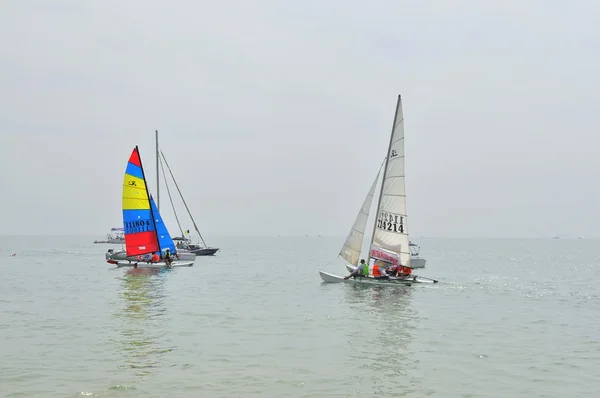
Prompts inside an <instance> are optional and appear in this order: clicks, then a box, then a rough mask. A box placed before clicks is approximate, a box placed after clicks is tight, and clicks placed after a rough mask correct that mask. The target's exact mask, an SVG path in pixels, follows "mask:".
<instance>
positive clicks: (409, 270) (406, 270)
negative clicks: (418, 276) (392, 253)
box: [401, 267, 412, 276]
mask: <svg viewBox="0 0 600 398" xmlns="http://www.w3.org/2000/svg"><path fill="white" fill-rule="evenodd" d="M401 272H402V276H411V275H412V268H410V267H402V271H401Z"/></svg>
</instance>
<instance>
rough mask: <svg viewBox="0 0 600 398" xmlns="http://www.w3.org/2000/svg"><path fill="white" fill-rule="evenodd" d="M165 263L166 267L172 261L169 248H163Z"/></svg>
mask: <svg viewBox="0 0 600 398" xmlns="http://www.w3.org/2000/svg"><path fill="white" fill-rule="evenodd" d="M165 263H166V264H167V266H168V267H170V266H171V263H173V257H171V251H170V250H169V249H167V250H165Z"/></svg>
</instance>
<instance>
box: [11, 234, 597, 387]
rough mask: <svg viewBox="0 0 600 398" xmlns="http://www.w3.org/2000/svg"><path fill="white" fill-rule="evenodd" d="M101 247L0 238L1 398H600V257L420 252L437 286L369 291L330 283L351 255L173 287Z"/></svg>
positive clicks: (252, 259)
mask: <svg viewBox="0 0 600 398" xmlns="http://www.w3.org/2000/svg"><path fill="white" fill-rule="evenodd" d="M93 240H94V237H64V236H63V237H59V236H46V237H40V236H34V237H24V236H20V237H17V236H3V237H0V269H1V270H2V279H0V358H1V361H0V397H80V396H90V397H361V396H372V395H378V396H390V397H391V396H405V397H427V396H437V397H561V398H564V397H596V396H600V379H599V378H598V374H600V315H599V310H600V287H599V282H600V244H599V242H598V241H593V240H585V239H584V240H563V239H554V240H553V239H547V240H543V239H539V240H536V239H523V240H520V239H513V240H510V239H496V240H489V239H488V240H486V239H470V240H469V239H433V238H429V239H428V238H423V239H414V240H415V241H416V243H418V244H420V245H421V247H422V249H421V254H422V255H423V256H424V257H425V258H426V259H427V267H426V268H425V269H419V270H416V271H415V273H416V274H419V275H423V276H427V277H433V278H436V279H439V280H440V283H438V284H435V285H430V284H426V285H425V284H423V285H413V286H411V287H363V286H353V285H345V284H324V283H322V281H321V279H320V277H319V273H318V271H319V270H325V271H328V272H331V273H335V274H339V275H345V274H347V272H346V270H345V267H344V263H343V261H342V260H341V259H339V258H337V257H336V256H337V253H338V252H339V249H340V247H341V245H342V243H343V240H344V238H343V237H338V238H331V237H266V238H257V237H249V238H243V237H239V238H238V237H227V238H225V237H223V238H214V239H210V243H211V244H212V245H214V246H217V247H220V248H221V250H220V251H219V252H218V253H217V255H216V256H214V257H198V258H197V259H196V263H195V264H194V266H193V267H191V268H175V269H169V270H165V269H163V270H142V269H137V270H133V269H123V268H115V267H114V266H113V265H110V264H107V263H106V262H105V259H104V253H105V252H106V250H107V249H108V248H109V247H116V246H114V245H107V244H93V243H92V242H93ZM12 254H16V255H15V256H12Z"/></svg>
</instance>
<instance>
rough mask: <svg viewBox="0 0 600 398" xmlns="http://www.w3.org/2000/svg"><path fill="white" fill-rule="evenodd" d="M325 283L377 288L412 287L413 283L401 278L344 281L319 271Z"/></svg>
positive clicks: (350, 279) (339, 277) (359, 278)
mask: <svg viewBox="0 0 600 398" xmlns="http://www.w3.org/2000/svg"><path fill="white" fill-rule="evenodd" d="M319 275H321V279H323V282H327V283H350V284H354V285H376V286H410V285H411V284H412V283H413V281H412V280H405V279H400V278H390V279H375V278H372V277H371V278H362V277H358V278H356V279H355V278H348V279H344V278H343V277H342V276H337V275H333V274H330V273H327V272H324V271H319Z"/></svg>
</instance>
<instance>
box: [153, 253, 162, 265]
mask: <svg viewBox="0 0 600 398" xmlns="http://www.w3.org/2000/svg"><path fill="white" fill-rule="evenodd" d="M159 261H160V257H159V255H158V254H156V253H152V262H153V263H158V262H159Z"/></svg>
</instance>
